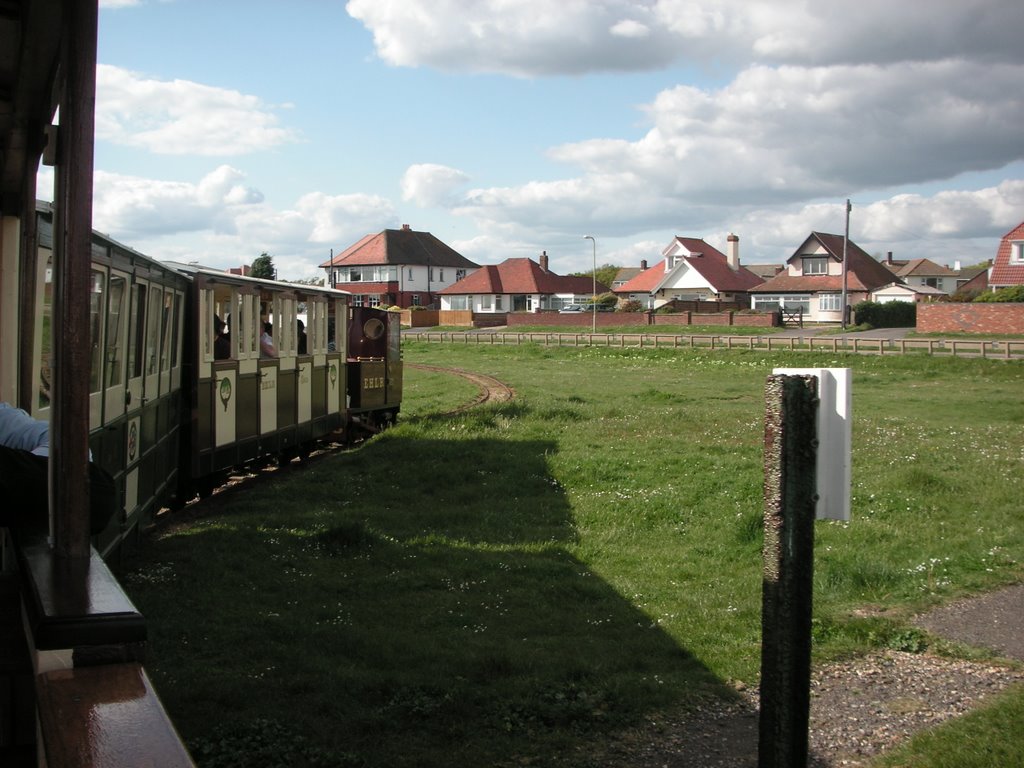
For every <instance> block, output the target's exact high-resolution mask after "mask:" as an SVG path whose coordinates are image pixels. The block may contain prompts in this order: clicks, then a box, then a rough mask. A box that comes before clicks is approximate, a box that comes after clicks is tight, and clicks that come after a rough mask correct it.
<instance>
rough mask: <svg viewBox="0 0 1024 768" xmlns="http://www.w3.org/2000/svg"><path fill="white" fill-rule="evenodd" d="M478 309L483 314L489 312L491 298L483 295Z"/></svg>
mask: <svg viewBox="0 0 1024 768" xmlns="http://www.w3.org/2000/svg"><path fill="white" fill-rule="evenodd" d="M480 309H481V311H483V312H490V311H491V297H490V295H487V294H485V295H483V296H481V297H480Z"/></svg>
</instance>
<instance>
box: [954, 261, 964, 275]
mask: <svg viewBox="0 0 1024 768" xmlns="http://www.w3.org/2000/svg"><path fill="white" fill-rule="evenodd" d="M961 269H963V267H961V266H960V259H957V260H956V261H954V262H953V271H954V272H959V271H960V270H961Z"/></svg>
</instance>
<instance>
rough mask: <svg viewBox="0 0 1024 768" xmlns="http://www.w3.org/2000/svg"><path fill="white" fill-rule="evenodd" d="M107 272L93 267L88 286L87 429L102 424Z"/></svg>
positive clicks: (95, 427)
mask: <svg viewBox="0 0 1024 768" xmlns="http://www.w3.org/2000/svg"><path fill="white" fill-rule="evenodd" d="M106 292H107V272H106V270H105V269H101V268H97V267H93V268H92V272H91V275H90V284H89V429H90V430H92V429H97V428H98V427H100V426H101V425H102V424H103V383H104V376H103V357H104V354H103V353H104V350H105V348H106V345H105V343H104V336H105V334H106V323H104V322H103V320H104V317H105V313H106V310H107V302H106V298H107V293H106Z"/></svg>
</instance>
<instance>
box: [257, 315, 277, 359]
mask: <svg viewBox="0 0 1024 768" xmlns="http://www.w3.org/2000/svg"><path fill="white" fill-rule="evenodd" d="M260 357H277V349H276V348H275V347H274V326H273V324H272V323H264V324H263V333H262V334H260Z"/></svg>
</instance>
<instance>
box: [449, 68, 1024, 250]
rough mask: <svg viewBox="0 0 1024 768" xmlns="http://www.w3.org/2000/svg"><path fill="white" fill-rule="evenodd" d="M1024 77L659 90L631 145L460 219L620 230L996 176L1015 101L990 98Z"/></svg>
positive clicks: (867, 76)
mask: <svg viewBox="0 0 1024 768" xmlns="http://www.w3.org/2000/svg"><path fill="white" fill-rule="evenodd" d="M1022 78H1024V66H1013V65H994V66H982V65H980V64H974V63H969V62H935V63H908V64H896V65H891V66H888V67H879V66H875V65H862V66H838V67H830V68H810V69H808V68H800V67H785V68H780V69H775V68H769V67H760V66H759V67H753V68H751V69H748V70H746V71H744V72H743V73H741V74H740V75H739V76H738V77H737V78H736V79H735V80H734V81H733V82H732V83H730V84H729V85H727V86H726V87H724V88H722V89H720V90H717V91H706V90H701V89H698V88H695V87H692V86H678V87H676V88H673V89H670V90H666V91H664V92H662V93H661V94H659V95H658V97H657V98H656V99H655V101H654V102H653V104H651V105H650V106H649V107H648V108H647V111H648V113H649V115H650V119H651V122H652V123H653V126H652V127H651V129H650V130H649V131H648V132H647V133H646V135H644V136H642V137H641V138H640V139H638V140H636V141H632V142H631V141H625V140H621V139H594V140H589V141H584V142H579V143H575V144H569V145H563V146H560V147H556V148H554V149H552V150H551V153H550V154H551V156H552V157H553V158H554V159H556V160H558V161H561V162H563V163H566V164H569V165H573V166H576V167H577V168H579V169H580V171H581V175H580V176H579V177H577V178H569V179H563V180H560V181H548V182H532V183H529V184H524V185H522V186H521V187H516V188H490V189H477V190H473V191H471V192H470V193H469V194H468V195H467V196H466V199H465V201H464V203H463V204H461V205H459V206H458V207H457V209H458V212H459V213H462V214H466V215H470V216H473V217H474V218H477V219H478V220H480V221H481V222H484V223H486V224H487V225H491V226H494V225H498V224H503V225H505V226H507V227H512V228H516V227H522V228H531V227H534V228H535V227H538V226H540V227H549V228H551V229H552V230H557V229H559V228H565V227H566V226H567V225H569V226H571V225H572V224H573V223H575V226H576V227H577V228H580V227H585V225H586V223H587V222H588V221H595V222H600V223H601V225H602V227H603V228H604V230H605V231H608V232H612V231H614V232H617V233H619V234H630V233H636V232H640V231H643V230H645V229H648V228H649V227H651V226H653V225H655V223H656V222H658V221H660V222H661V224H662V225H665V224H668V223H670V222H674V221H678V219H679V217H680V215H681V214H685V215H686V216H687V217H692V218H697V217H700V218H703V217H706V216H707V215H708V211H709V210H710V209H719V211H720V212H719V215H727V213H728V212H729V211H732V212H734V213H735V214H741V213H742V212H743V211H744V210H746V209H749V208H751V207H753V206H764V205H779V204H785V203H787V202H796V201H800V200H807V199H813V198H821V197H841V196H845V195H849V194H855V193H856V192H857V191H858V190H864V189H885V188H887V187H892V186H897V185H900V184H907V183H915V182H923V181H931V180H941V179H946V178H951V177H953V176H956V175H958V174H960V173H963V172H966V171H976V170H993V169H998V168H1001V167H1003V166H1005V165H1007V164H1009V163H1011V162H1013V161H1015V160H1017V159H1019V158H1021V157H1024V134H1022V133H1021V132H1020V129H1019V127H1020V125H1022V124H1024V102H1022V101H1021V100H1019V99H1018V100H1014V99H1006V98H1000V95H1001V94H1003V95H1005V94H1006V93H1009V92H1012V91H1013V89H1014V88H1015V87H1016V86H1015V83H1019V82H1020V81H1021V79H1022Z"/></svg>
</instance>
